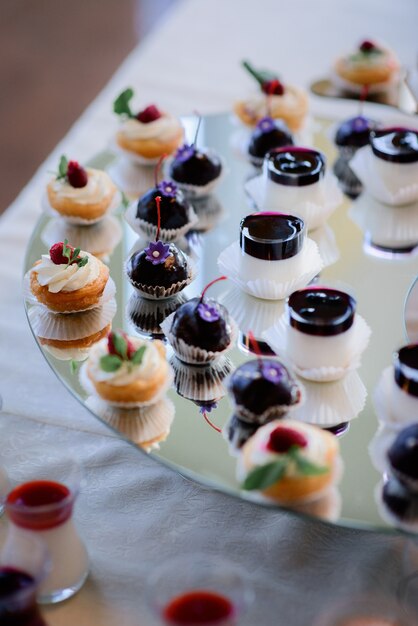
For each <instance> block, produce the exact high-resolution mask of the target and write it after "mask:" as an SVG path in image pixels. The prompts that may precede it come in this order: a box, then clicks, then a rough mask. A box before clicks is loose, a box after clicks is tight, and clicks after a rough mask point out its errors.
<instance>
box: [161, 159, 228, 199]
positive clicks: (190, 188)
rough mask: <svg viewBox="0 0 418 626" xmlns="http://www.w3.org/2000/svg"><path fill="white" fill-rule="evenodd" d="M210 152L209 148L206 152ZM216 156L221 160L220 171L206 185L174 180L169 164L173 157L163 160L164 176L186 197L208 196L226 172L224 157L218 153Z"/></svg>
mask: <svg viewBox="0 0 418 626" xmlns="http://www.w3.org/2000/svg"><path fill="white" fill-rule="evenodd" d="M211 152H213V151H211V150H208V151H207V153H208V154H210V153H211ZM216 156H217V157H218V158H219V159H220V161H221V172H220V174H219V176H217V177H216V178H214V179H213V180H211V181H210V182H209V183H207V184H206V185H188V184H186V183H181V182H179V181H178V180H174V178H173V177H172V176H171V175H170V165H171V162H172V161H173V157H171V158H169V159H166V161H165V162H164V176H165V178H168V179H170V180H172V181H173V182H174V183H175V184H176V185H177V187H178V188H179V189H181V190H182V191H183V193H184V195H185V196H186V198H188V199H193V198H203V197H204V196H208V195H209V194H211V193H213V191H214V190H215V189H216V187H217V186H218V184H219V183H220V182H221V180H222V179H223V178H224V176H225V175H226V173H227V169H226V162H225V159H224V158H223V157H222V156H220V155H218V154H217V155H216Z"/></svg>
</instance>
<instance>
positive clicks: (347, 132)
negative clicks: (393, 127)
mask: <svg viewBox="0 0 418 626" xmlns="http://www.w3.org/2000/svg"><path fill="white" fill-rule="evenodd" d="M374 128H376V122H373V120H370V119H368V118H367V117H363V116H362V115H358V116H357V117H352V118H351V119H349V120H345V121H344V122H343V123H342V124H341V125H340V126H339V127H338V130H337V133H336V135H335V143H336V144H337V146H341V147H351V148H362V147H363V146H367V144H368V143H369V138H370V131H371V130H373V129H374Z"/></svg>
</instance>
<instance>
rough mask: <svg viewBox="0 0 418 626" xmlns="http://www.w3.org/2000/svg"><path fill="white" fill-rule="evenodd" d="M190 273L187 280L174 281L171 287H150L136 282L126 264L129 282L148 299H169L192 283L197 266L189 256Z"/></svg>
mask: <svg viewBox="0 0 418 626" xmlns="http://www.w3.org/2000/svg"><path fill="white" fill-rule="evenodd" d="M187 261H188V274H187V279H186V280H181V281H179V282H177V283H174V284H173V285H171V286H170V287H161V286H156V287H150V286H149V285H141V284H140V283H135V282H134V281H133V280H132V279H131V278H130V277H129V274H128V272H127V268H126V265H125V274H126V275H127V277H128V280H129V282H130V283H131V285H132V287H133V288H134V289H135V291H136V292H137V293H138V294H139V295H140V296H142V297H143V298H148V300H167V299H168V298H172V297H173V296H175V295H176V294H178V293H180V292H181V291H183V289H185V288H186V287H187V285H190V283H191V282H193V281H194V279H195V278H196V266H195V264H194V263H193V261H192V260H191V259H190V258H188V260H187Z"/></svg>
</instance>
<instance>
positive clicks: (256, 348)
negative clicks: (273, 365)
mask: <svg viewBox="0 0 418 626" xmlns="http://www.w3.org/2000/svg"><path fill="white" fill-rule="evenodd" d="M248 339H249V340H250V344H251V346H252V349H253V350H254V352H255V354H256V356H257V359H258V366H259V368H260V371H261V368H262V366H263V362H262V360H261V357H262V356H263V355H262V353H261V350H260V346H259V345H258V342H257V339H256V338H255V337H254V333H253V331H252V330H249V331H248Z"/></svg>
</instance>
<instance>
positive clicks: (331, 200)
mask: <svg viewBox="0 0 418 626" xmlns="http://www.w3.org/2000/svg"><path fill="white" fill-rule="evenodd" d="M322 184H323V195H324V201H323V202H322V203H321V204H317V203H315V202H309V201H304V202H297V203H295V204H292V205H289V204H288V203H286V205H281V204H280V203H278V204H277V206H273V205H272V204H267V203H265V202H264V188H265V181H264V176H263V175H260V176H256V177H255V178H251V179H250V180H248V181H247V182H246V183H245V185H244V189H245V191H246V193H247V194H248V196H249V197H250V199H251V201H252V202H253V203H254V205H255V206H256V207H257V209H258V210H259V211H265V210H268V211H278V212H283V211H285V212H286V213H290V214H292V215H295V216H296V217H300V218H302V219H303V221H304V222H305V224H306V227H307V229H308V230H309V231H311V230H314V229H315V228H319V227H320V226H322V225H323V224H325V222H326V220H327V219H328V218H329V216H330V215H331V214H332V213H333V212H334V211H335V209H336V208H337V207H338V206H339V205H340V204H341V203H342V200H343V195H342V193H341V190H340V188H339V187H338V182H337V179H336V178H335V176H333V175H332V174H327V176H326V177H325V178H324V179H323V181H322Z"/></svg>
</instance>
